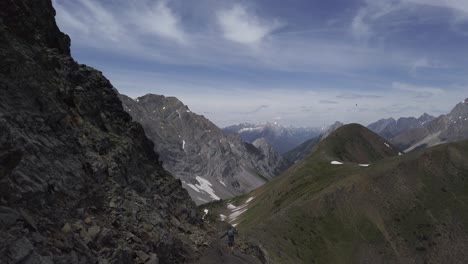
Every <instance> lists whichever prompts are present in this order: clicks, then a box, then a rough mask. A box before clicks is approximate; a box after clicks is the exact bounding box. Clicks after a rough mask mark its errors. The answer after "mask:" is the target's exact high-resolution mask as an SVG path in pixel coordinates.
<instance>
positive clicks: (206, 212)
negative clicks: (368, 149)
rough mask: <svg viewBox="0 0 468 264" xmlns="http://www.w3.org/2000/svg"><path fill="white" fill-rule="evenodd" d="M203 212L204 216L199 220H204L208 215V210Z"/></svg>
mask: <svg viewBox="0 0 468 264" xmlns="http://www.w3.org/2000/svg"><path fill="white" fill-rule="evenodd" d="M203 212H205V214H204V215H203V216H202V218H201V219H205V216H206V215H207V214H208V209H205V210H203Z"/></svg>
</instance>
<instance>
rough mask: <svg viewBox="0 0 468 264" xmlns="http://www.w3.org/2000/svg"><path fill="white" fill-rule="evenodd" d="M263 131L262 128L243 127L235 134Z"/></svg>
mask: <svg viewBox="0 0 468 264" xmlns="http://www.w3.org/2000/svg"><path fill="white" fill-rule="evenodd" d="M261 130H263V127H245V128H242V129H241V130H239V131H238V132H237V133H242V132H251V131H261Z"/></svg>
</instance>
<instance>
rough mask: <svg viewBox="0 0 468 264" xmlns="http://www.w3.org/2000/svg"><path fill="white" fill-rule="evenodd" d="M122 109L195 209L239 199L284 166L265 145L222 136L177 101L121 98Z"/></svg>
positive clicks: (152, 97)
mask: <svg viewBox="0 0 468 264" xmlns="http://www.w3.org/2000/svg"><path fill="white" fill-rule="evenodd" d="M121 100H122V102H123V106H124V109H125V110H126V111H127V112H128V113H130V115H131V116H132V117H133V120H134V121H137V122H139V123H140V124H142V125H143V128H144V129H145V132H146V135H147V136H148V137H149V138H150V139H151V140H153V142H154V143H155V146H154V149H155V151H156V152H157V153H159V155H160V160H161V161H162V162H163V166H164V168H165V169H167V170H169V171H170V172H172V174H174V175H175V176H176V177H178V178H179V179H181V181H182V183H183V186H184V187H185V188H186V189H187V190H188V191H189V194H190V195H191V196H192V198H193V199H194V200H195V202H196V203H198V204H201V203H205V202H209V201H212V200H217V199H220V198H222V199H225V198H231V197H233V196H236V195H240V194H243V193H245V192H247V191H250V190H252V189H254V188H256V187H259V186H260V185H262V184H264V183H265V182H267V181H268V180H270V179H272V178H273V177H275V176H277V175H278V174H280V173H281V172H282V170H284V169H286V163H285V162H284V161H283V159H282V158H281V157H280V156H279V154H277V153H276V152H274V151H272V149H271V146H268V145H266V144H267V143H266V142H261V144H259V143H258V142H257V143H256V144H250V143H247V142H243V141H242V140H241V138H240V137H239V135H237V134H232V135H225V134H224V133H223V131H222V130H221V129H220V128H218V127H217V126H216V125H215V124H213V123H212V122H211V121H210V120H208V119H207V118H205V117H204V116H201V115H197V114H195V113H193V112H191V111H190V109H189V108H188V107H187V106H186V105H184V104H183V103H182V102H181V101H179V100H178V99H177V98H175V97H165V96H162V95H153V94H148V95H145V96H143V97H139V98H137V99H131V98H129V97H127V96H124V95H122V96H121Z"/></svg>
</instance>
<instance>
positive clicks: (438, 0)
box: [350, 0, 468, 38]
mask: <svg viewBox="0 0 468 264" xmlns="http://www.w3.org/2000/svg"><path fill="white" fill-rule="evenodd" d="M414 7H419V9H418V8H414ZM421 7H437V8H447V9H449V10H452V11H453V12H454V16H453V21H452V22H454V23H461V22H465V21H466V20H468V1H467V0H364V6H363V7H362V8H360V9H358V11H357V12H356V15H355V16H354V17H353V18H352V21H351V25H350V30H351V33H352V34H353V35H354V36H355V37H357V38H369V37H370V36H372V35H373V33H374V31H373V30H372V29H373V26H374V25H375V24H377V23H382V22H384V23H388V25H391V24H395V19H390V20H388V21H385V18H386V16H390V15H394V16H398V15H405V13H406V14H410V13H411V14H413V15H414V14H416V15H418V14H417V12H418V11H420V8H421ZM396 22H397V24H398V21H396Z"/></svg>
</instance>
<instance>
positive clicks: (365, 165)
mask: <svg viewBox="0 0 468 264" xmlns="http://www.w3.org/2000/svg"><path fill="white" fill-rule="evenodd" d="M369 165H370V164H359V166H361V167H369Z"/></svg>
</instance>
